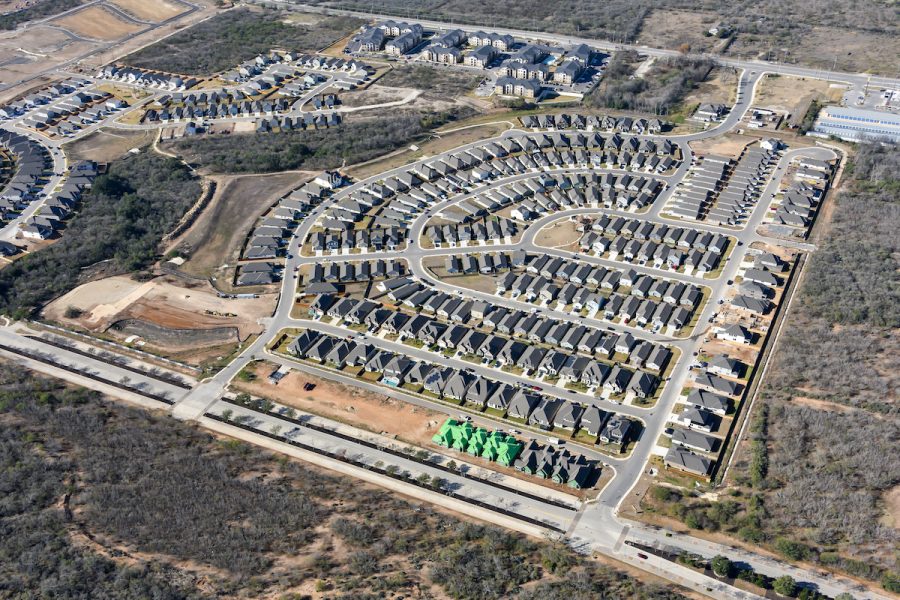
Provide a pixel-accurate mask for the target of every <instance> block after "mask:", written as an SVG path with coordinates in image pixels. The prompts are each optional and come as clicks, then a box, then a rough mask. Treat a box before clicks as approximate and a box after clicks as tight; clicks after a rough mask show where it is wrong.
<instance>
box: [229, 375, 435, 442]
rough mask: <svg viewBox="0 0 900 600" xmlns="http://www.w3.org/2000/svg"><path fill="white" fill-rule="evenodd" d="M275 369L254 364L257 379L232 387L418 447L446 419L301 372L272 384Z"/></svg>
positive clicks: (403, 403)
mask: <svg viewBox="0 0 900 600" xmlns="http://www.w3.org/2000/svg"><path fill="white" fill-rule="evenodd" d="M274 370H275V365H273V364H271V363H265V362H263V363H257V364H256V365H255V366H254V371H253V372H254V373H255V374H256V379H255V380H254V381H252V382H238V381H237V380H235V386H236V387H238V388H240V389H242V390H244V391H246V392H247V393H250V394H256V395H260V396H266V397H268V398H271V399H273V400H276V401H278V402H281V403H283V404H286V405H288V406H293V407H294V408H296V409H298V410H302V411H305V412H310V413H313V414H318V415H321V416H323V417H327V418H332V419H335V420H337V421H341V422H344V423H348V424H350V425H353V426H355V427H360V428H362V429H366V430H368V431H373V432H375V433H381V432H383V431H384V432H388V433H389V434H391V435H395V436H397V437H398V438H400V439H403V440H405V441H408V442H410V443H415V444H419V445H427V444H430V443H431V436H433V435H434V434H435V433H436V432H437V430H438V428H439V427H440V424H441V423H443V421H444V418H445V417H444V415H442V414H441V413H438V412H434V411H430V410H426V409H424V408H419V407H417V406H413V405H412V404H407V403H406V402H402V401H400V400H395V399H393V398H389V397H387V396H382V395H381V394H373V393H371V392H367V391H365V390H362V389H360V388H356V387H353V386H347V385H342V384H340V383H335V382H331V381H328V380H327V379H322V378H320V377H314V376H311V375H308V374H306V373H301V372H300V371H291V372H290V374H289V375H287V376H286V377H285V378H284V379H282V380H281V381H280V382H278V385H273V384H271V383H269V382H268V380H267V379H266V377H267V376H268V375H269V373H271V372H272V371H274ZM308 382H312V383H314V384H315V386H316V387H315V388H314V389H313V390H311V391H305V390H304V389H303V384H305V383H308Z"/></svg>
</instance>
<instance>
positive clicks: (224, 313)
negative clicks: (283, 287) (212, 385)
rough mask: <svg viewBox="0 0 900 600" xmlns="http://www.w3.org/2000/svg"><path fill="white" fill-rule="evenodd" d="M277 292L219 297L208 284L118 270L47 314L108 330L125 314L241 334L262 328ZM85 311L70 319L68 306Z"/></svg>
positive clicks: (163, 324) (168, 326)
mask: <svg viewBox="0 0 900 600" xmlns="http://www.w3.org/2000/svg"><path fill="white" fill-rule="evenodd" d="M274 306H275V297H274V295H268V296H261V297H259V298H248V299H239V300H238V299H227V298H219V297H218V296H217V295H216V292H215V290H213V289H212V287H211V286H210V285H209V284H208V283H206V282H202V283H201V282H198V283H196V284H186V283H184V282H182V281H180V280H178V279H175V278H173V277H157V278H156V279H153V280H151V281H147V282H143V283H142V282H139V281H135V280H133V279H131V278H130V277H128V276H125V275H120V276H116V277H108V278H106V279H100V280H97V281H92V282H90V283H86V284H84V285H81V286H78V287H77V288H75V289H74V290H72V291H71V292H69V293H68V294H66V295H64V296H62V297H61V298H58V299H57V300H55V301H53V302H52V303H50V304H49V305H48V306H47V307H46V308H45V309H44V312H43V314H44V316H45V317H47V318H49V319H52V320H54V321H59V322H62V323H68V324H72V325H76V326H79V327H84V328H85V329H89V330H92V331H104V330H106V329H107V328H108V327H109V326H110V325H112V324H113V323H115V322H118V321H121V320H123V319H137V320H140V321H144V322H147V323H151V324H152V325H155V326H158V327H160V328H165V329H191V330H204V329H216V328H226V327H230V328H235V329H237V331H238V335H239V336H240V338H241V339H244V338H246V337H247V336H248V335H252V334H255V333H259V332H260V331H262V326H261V325H260V324H259V323H258V320H259V319H260V318H262V317H268V316H270V315H271V314H272V311H273V310H274ZM69 307H74V308H77V309H78V310H80V311H81V315H80V316H78V317H76V318H66V316H65V313H66V309H67V308H69Z"/></svg>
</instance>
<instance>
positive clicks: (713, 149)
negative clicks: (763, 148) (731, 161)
mask: <svg viewBox="0 0 900 600" xmlns="http://www.w3.org/2000/svg"><path fill="white" fill-rule="evenodd" d="M755 140H756V138H751V137H746V136H743V135H738V134H736V133H727V134H725V135H723V136H719V137H714V138H709V139H705V140H700V141H694V142H690V144H691V148H693V149H694V152H696V153H698V154H701V155H702V154H721V155H724V156H730V157H732V158H737V157H738V156H740V154H741V151H742V150H743V149H744V147H745V146H746V145H747V144H750V143H752V142H754V141H755Z"/></svg>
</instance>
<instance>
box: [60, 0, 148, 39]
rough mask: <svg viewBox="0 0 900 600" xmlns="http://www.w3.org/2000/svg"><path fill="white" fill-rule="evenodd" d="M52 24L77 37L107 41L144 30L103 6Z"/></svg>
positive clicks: (66, 17) (88, 9)
mask: <svg viewBox="0 0 900 600" xmlns="http://www.w3.org/2000/svg"><path fill="white" fill-rule="evenodd" d="M52 23H53V24H54V25H58V26H59V27H63V28H65V29H68V30H69V31H71V32H72V33H74V34H76V35H79V36H83V37H87V38H92V39H95V40H105V41H109V40H118V39H120V38H123V37H125V36H126V35H129V34H131V33H134V32H135V31H139V30H140V29H143V28H142V27H141V26H140V25H137V24H135V23H129V22H128V21H125V20H124V19H121V18H119V17H118V16H116V15H115V14H113V13H112V12H111V11H109V10H107V9H105V8H103V7H101V6H89V7H88V8H85V9H84V10H80V11H78V12H76V13H72V14H70V15H66V16H65V17H63V18H61V19H56V20H55V21H52Z"/></svg>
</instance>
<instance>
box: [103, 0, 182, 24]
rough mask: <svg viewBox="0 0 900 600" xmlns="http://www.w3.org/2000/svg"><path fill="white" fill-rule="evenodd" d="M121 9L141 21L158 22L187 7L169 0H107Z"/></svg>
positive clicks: (179, 12) (177, 13)
mask: <svg viewBox="0 0 900 600" xmlns="http://www.w3.org/2000/svg"><path fill="white" fill-rule="evenodd" d="M108 2H109V3H110V4H114V5H116V6H118V7H119V8H121V9H122V10H123V11H125V12H127V13H128V14H130V15H132V16H133V17H137V18H138V19H141V20H143V21H153V22H154V23H159V22H161V21H165V20H166V19H171V18H172V17H174V16H175V15H180V14H181V13H183V12H184V11H185V10H187V7H186V6H184V5H183V4H180V3H178V2H169V0H108Z"/></svg>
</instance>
